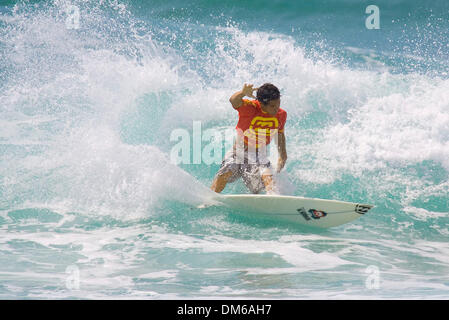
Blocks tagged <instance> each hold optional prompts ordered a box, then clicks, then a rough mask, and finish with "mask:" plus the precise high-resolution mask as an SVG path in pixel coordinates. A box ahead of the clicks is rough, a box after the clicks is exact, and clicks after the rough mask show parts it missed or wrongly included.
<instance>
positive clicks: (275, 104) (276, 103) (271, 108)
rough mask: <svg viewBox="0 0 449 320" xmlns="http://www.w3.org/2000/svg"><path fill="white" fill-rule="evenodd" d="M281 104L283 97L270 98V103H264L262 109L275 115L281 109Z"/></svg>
mask: <svg viewBox="0 0 449 320" xmlns="http://www.w3.org/2000/svg"><path fill="white" fill-rule="evenodd" d="M280 105H281V98H277V99H275V100H270V101H268V103H262V104H261V106H262V110H263V111H265V112H268V113H269V114H271V115H275V114H276V113H278V111H279V107H280Z"/></svg>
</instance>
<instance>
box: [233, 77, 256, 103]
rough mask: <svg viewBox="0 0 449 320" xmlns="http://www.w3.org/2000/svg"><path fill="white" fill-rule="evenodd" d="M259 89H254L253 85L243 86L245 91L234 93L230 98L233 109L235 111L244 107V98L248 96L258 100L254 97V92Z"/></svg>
mask: <svg viewBox="0 0 449 320" xmlns="http://www.w3.org/2000/svg"><path fill="white" fill-rule="evenodd" d="M257 89H258V88H253V85H252V84H246V83H245V84H244V85H243V89H242V90H240V91H237V92H236V93H234V94H233V95H232V96H231V97H230V98H229V102H231V104H232V107H233V108H234V109H238V108H240V107H241V106H242V104H243V97H245V96H247V97H251V98H254V99H256V97H255V96H254V94H253V92H254V91H256V90H257Z"/></svg>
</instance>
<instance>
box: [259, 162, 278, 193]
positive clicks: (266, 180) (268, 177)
mask: <svg viewBox="0 0 449 320" xmlns="http://www.w3.org/2000/svg"><path fill="white" fill-rule="evenodd" d="M261 178H262V181H263V184H264V186H265V190H266V192H267V194H276V193H277V192H276V190H275V189H276V188H275V184H274V179H273V174H272V173H271V170H270V168H265V169H263V170H262V175H261Z"/></svg>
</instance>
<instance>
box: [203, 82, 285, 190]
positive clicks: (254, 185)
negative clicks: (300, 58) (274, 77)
mask: <svg viewBox="0 0 449 320" xmlns="http://www.w3.org/2000/svg"><path fill="white" fill-rule="evenodd" d="M254 91H257V97H255V96H254V94H253V92H254ZM245 96H246V97H250V98H253V99H255V100H248V99H243V98H244V97H245ZM280 97H281V95H280V92H279V89H278V88H277V87H276V86H274V85H273V84H271V83H265V84H264V85H262V86H260V87H259V88H253V85H252V84H246V83H245V84H244V85H243V89H242V90H240V91H237V92H236V93H234V94H233V95H232V96H231V98H230V99H229V101H230V102H231V104H232V107H233V108H234V109H235V110H237V111H238V113H239V120H238V123H237V126H236V131H237V136H236V139H235V141H234V145H233V148H232V150H230V151H229V152H227V153H226V155H225V157H224V159H223V161H222V164H221V167H220V169H219V170H218V172H217V174H216V175H215V177H214V181H213V182H212V186H211V189H212V190H213V191H215V192H221V191H223V189H224V188H225V186H226V184H227V183H230V182H234V181H236V180H237V179H238V178H240V177H241V178H242V179H243V182H244V183H245V185H246V187H247V188H248V189H249V190H250V191H251V192H252V193H259V192H260V191H261V190H263V189H265V191H266V193H267V194H275V193H277V191H276V187H275V184H274V180H273V173H272V170H271V164H270V161H269V160H268V159H267V155H266V146H267V145H268V144H269V143H270V142H271V139H272V138H273V137H274V138H275V141H276V142H277V147H278V148H277V149H278V153H279V159H278V163H277V172H280V171H281V170H282V168H283V167H284V166H285V162H286V161H287V150H286V148H285V135H284V125H285V121H286V119H287V112H286V111H285V110H283V109H281V108H280V103H281V99H280Z"/></svg>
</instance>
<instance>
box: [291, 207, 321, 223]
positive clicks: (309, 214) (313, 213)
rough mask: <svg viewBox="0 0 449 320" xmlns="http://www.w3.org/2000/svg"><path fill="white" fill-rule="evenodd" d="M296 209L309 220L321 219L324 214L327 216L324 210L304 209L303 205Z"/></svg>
mask: <svg viewBox="0 0 449 320" xmlns="http://www.w3.org/2000/svg"><path fill="white" fill-rule="evenodd" d="M296 210H297V211H298V213H299V214H300V215H302V216H303V217H304V219H306V220H307V221H310V220H312V219H314V220H318V219H321V218H324V217H325V216H327V213H326V212H324V211H320V210H315V209H310V210H308V211H306V209H304V207H302V208H299V209H296Z"/></svg>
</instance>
